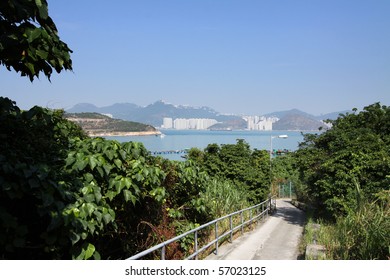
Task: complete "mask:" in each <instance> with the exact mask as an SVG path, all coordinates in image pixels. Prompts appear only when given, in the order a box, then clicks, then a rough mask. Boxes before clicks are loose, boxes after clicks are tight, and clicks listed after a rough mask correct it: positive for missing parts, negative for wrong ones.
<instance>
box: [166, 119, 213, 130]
mask: <svg viewBox="0 0 390 280" xmlns="http://www.w3.org/2000/svg"><path fill="white" fill-rule="evenodd" d="M216 123H218V122H217V120H215V119H182V118H180V119H172V118H164V119H163V125H162V128H165V129H172V128H173V129H197V130H203V129H208V128H209V127H211V126H213V125H214V124H216Z"/></svg>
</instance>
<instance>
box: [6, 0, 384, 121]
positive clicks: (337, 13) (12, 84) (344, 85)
mask: <svg viewBox="0 0 390 280" xmlns="http://www.w3.org/2000/svg"><path fill="white" fill-rule="evenodd" d="M48 4H49V14H50V16H51V17H52V18H53V20H54V22H55V23H56V25H57V28H58V30H59V35H60V37H61V39H62V40H63V41H65V42H66V43H67V44H68V45H69V47H70V48H71V49H72V50H73V53H72V55H71V57H72V61H73V69H74V72H63V73H61V74H53V76H52V79H51V82H49V81H47V80H46V79H45V78H44V76H43V75H41V76H40V79H37V80H35V81H34V82H33V83H30V81H29V80H28V78H26V77H20V75H19V74H18V73H15V72H9V71H7V70H6V69H5V68H4V67H0V83H1V87H0V96H5V97H9V98H11V99H12V100H14V101H16V102H17V105H18V106H19V107H21V108H22V109H29V108H31V107H32V106H34V105H39V106H43V107H50V108H64V109H68V108H70V107H71V106H73V105H75V104H77V103H94V104H95V105H97V106H108V105H110V104H113V103H125V102H128V103H135V104H138V105H140V106H146V105H148V104H150V103H152V102H154V101H156V100H161V99H164V100H169V101H170V102H174V103H176V104H183V105H186V104H188V105H191V106H208V107H211V108H213V109H215V110H216V111H218V112H220V113H222V114H224V113H231V114H249V115H256V114H267V113H270V112H275V111H283V110H288V109H291V108H297V109H299V110H302V111H304V112H307V113H310V114H313V115H321V114H325V113H329V112H335V111H343V110H351V109H352V108H355V107H356V108H358V109H362V108H363V107H365V106H368V105H370V104H373V103H375V102H381V103H382V104H383V105H390V79H389V78H388V77H390V53H389V51H388V50H389V49H390V37H389V36H387V33H388V29H389V28H390V17H388V13H389V11H390V1H383V0H378V1H368V0H353V1H352V0H345V1H336V0H328V1H307V0H297V1H286V0H282V1H258V0H244V1H235V0H223V1H222V0H215V1H207V0H189V1H180V0H166V1H154V0H144V1H135V0H126V1H125V0H114V1H112V2H110V4H109V5H107V3H106V1H92V0H85V1H81V2H80V1H76V0H69V1H65V2H64V1H51V0H49V1H48Z"/></svg>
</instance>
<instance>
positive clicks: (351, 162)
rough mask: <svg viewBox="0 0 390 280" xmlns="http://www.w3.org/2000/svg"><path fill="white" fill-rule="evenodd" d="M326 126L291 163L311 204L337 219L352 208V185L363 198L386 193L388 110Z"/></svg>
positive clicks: (374, 108)
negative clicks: (294, 161) (324, 130)
mask: <svg viewBox="0 0 390 280" xmlns="http://www.w3.org/2000/svg"><path fill="white" fill-rule="evenodd" d="M331 124H332V128H331V129H329V130H328V131H326V132H324V133H322V134H320V135H306V137H305V141H304V142H303V143H302V144H301V148H300V149H299V150H298V151H297V153H296V159H297V161H298V166H299V170H300V174H301V179H302V181H303V182H304V183H305V184H306V186H307V192H308V196H309V197H310V198H311V202H312V203H313V204H314V205H315V206H316V207H317V208H318V209H322V211H323V212H324V213H325V212H326V213H328V214H330V215H332V216H338V215H339V214H343V213H345V212H346V210H347V209H348V208H354V207H355V204H356V199H355V185H356V183H358V184H359V185H360V186H361V189H362V192H363V194H364V195H365V196H367V197H368V198H372V197H373V196H374V195H375V194H376V193H378V192H379V191H381V190H383V189H389V184H390V181H389V178H388V175H389V174H390V153H389V150H390V108H389V107H387V106H381V105H380V104H379V103H376V104H372V105H370V106H367V107H365V108H364V110H363V111H361V112H359V113H358V112H357V111H356V110H355V112H354V113H352V114H346V115H341V116H340V117H339V118H338V119H337V120H334V121H331Z"/></svg>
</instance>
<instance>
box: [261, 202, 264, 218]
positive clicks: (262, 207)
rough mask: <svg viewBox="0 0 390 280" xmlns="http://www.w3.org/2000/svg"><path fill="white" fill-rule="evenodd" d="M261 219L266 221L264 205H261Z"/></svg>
mask: <svg viewBox="0 0 390 280" xmlns="http://www.w3.org/2000/svg"><path fill="white" fill-rule="evenodd" d="M261 219H262V220H264V203H262V204H261Z"/></svg>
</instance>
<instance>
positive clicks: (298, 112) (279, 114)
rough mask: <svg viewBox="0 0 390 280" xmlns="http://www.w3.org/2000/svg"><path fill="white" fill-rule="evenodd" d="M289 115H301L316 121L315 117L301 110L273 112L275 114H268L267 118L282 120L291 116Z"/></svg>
mask: <svg viewBox="0 0 390 280" xmlns="http://www.w3.org/2000/svg"><path fill="white" fill-rule="evenodd" d="M289 115H300V116H304V117H306V118H311V119H315V118H316V117H315V116H313V115H310V114H308V113H306V112H303V111H301V110H298V109H291V110H287V111H278V112H273V113H270V114H266V115H265V116H266V117H277V118H278V119H282V118H284V117H285V116H289Z"/></svg>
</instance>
